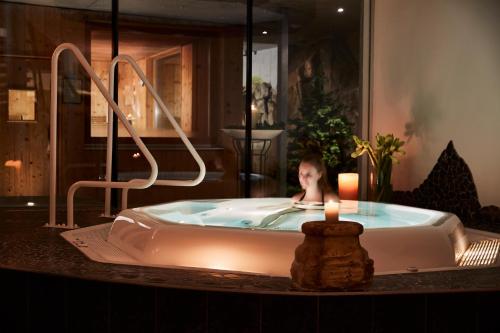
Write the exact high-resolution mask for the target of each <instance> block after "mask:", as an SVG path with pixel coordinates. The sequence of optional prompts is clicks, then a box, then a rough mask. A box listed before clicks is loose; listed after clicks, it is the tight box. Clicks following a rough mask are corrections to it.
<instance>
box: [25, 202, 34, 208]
mask: <svg viewBox="0 0 500 333" xmlns="http://www.w3.org/2000/svg"><path fill="white" fill-rule="evenodd" d="M34 205H35V203H34V202H31V201H28V202H27V203H26V206H28V207H33V206H34Z"/></svg>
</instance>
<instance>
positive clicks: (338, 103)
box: [287, 75, 356, 194]
mask: <svg viewBox="0 0 500 333" xmlns="http://www.w3.org/2000/svg"><path fill="white" fill-rule="evenodd" d="M324 81H325V77H324V76H323V75H316V76H313V77H312V78H311V79H310V83H309V87H308V89H307V93H305V92H304V94H303V96H302V101H301V104H300V107H299V111H300V115H299V116H298V117H295V118H292V119H289V123H288V131H287V133H288V138H289V143H288V168H287V169H288V172H287V177H288V191H287V192H288V194H292V193H297V192H298V191H300V185H299V184H298V179H297V170H298V169H297V168H298V165H299V162H300V160H301V159H302V158H303V157H304V156H305V155H307V154H308V153H311V152H316V153H319V154H321V155H322V156H323V160H324V161H325V165H326V168H327V172H328V179H329V180H330V181H331V182H333V184H332V185H333V186H334V187H335V185H336V180H337V174H338V173H339V172H352V171H353V170H356V163H355V161H354V160H353V159H352V158H350V153H351V151H352V149H353V148H354V142H353V141H352V139H351V137H352V132H353V131H352V127H353V126H352V124H351V123H350V122H349V121H348V120H347V118H346V116H344V114H346V113H348V112H349V110H350V105H349V103H348V101H346V100H344V99H343V98H342V97H341V94H340V92H339V91H337V90H335V91H332V92H326V91H325V89H324Z"/></svg>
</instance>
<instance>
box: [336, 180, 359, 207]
mask: <svg viewBox="0 0 500 333" xmlns="http://www.w3.org/2000/svg"><path fill="white" fill-rule="evenodd" d="M358 183H359V175H358V174H357V173H339V198H340V200H341V201H342V200H358Z"/></svg>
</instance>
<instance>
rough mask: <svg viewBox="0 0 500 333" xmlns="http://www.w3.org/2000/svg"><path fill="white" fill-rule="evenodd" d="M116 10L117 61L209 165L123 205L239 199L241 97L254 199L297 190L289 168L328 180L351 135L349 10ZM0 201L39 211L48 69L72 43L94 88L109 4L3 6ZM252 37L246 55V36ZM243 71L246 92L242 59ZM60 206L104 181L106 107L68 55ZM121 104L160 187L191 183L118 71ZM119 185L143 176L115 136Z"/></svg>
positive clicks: (105, 51)
mask: <svg viewBox="0 0 500 333" xmlns="http://www.w3.org/2000/svg"><path fill="white" fill-rule="evenodd" d="M253 4H254V7H253V22H252V25H247V11H246V8H247V2H246V1H243V0H241V1H226V0H225V1H173V0H162V1H152V0H148V1H142V2H133V1H132V2H131V1H119V18H118V23H119V25H118V29H117V31H116V32H117V33H118V40H119V44H118V49H119V50H118V51H119V53H120V54H128V55H130V56H131V57H132V58H133V59H134V60H135V61H136V62H137V63H138V64H139V67H140V68H141V70H142V71H143V72H144V73H145V75H146V78H147V79H148V81H149V82H151V84H152V85H153V86H154V88H155V90H156V91H157V92H158V94H159V96H160V97H161V98H162V100H163V102H164V104H165V105H166V106H167V108H168V109H169V110H170V112H171V113H172V115H173V116H174V118H175V120H176V122H177V123H178V124H179V126H180V127H181V128H182V129H183V131H184V132H185V133H186V134H187V136H188V138H189V139H190V141H191V142H192V143H193V144H194V146H195V148H196V149H197V150H198V151H199V153H200V155H201V157H202V158H203V160H204V161H205V164H206V167H207V176H206V179H205V180H204V181H203V182H202V183H201V184H200V185H199V186H197V187H194V188H193V187H180V188H171V187H160V186H154V187H152V188H150V189H147V190H143V191H131V192H130V194H129V199H130V200H129V201H130V206H138V205H146V204H152V203H158V202H165V201H172V200H180V199H204V198H225V197H241V196H244V191H243V188H244V171H245V163H244V157H245V143H246V140H247V138H246V137H245V130H244V128H245V124H246V121H247V119H245V108H246V105H245V94H246V93H247V90H249V93H250V94H251V103H250V104H251V105H250V106H249V107H250V109H251V114H252V123H251V127H252V141H251V142H250V147H251V149H252V151H251V156H252V159H251V165H252V174H251V177H250V180H251V183H250V184H251V189H252V192H251V196H253V197H263V196H285V195H291V194H292V193H294V192H296V191H298V190H299V189H298V188H297V184H298V182H297V179H296V178H297V177H296V175H297V163H298V161H299V159H300V157H301V156H303V154H305V153H306V152H307V151H309V150H314V149H316V150H319V151H320V152H321V153H323V156H324V158H325V161H326V162H327V164H328V166H329V170H328V174H329V176H330V181H331V183H332V185H334V186H335V182H336V174H337V173H338V172H340V171H352V170H355V167H356V164H355V161H354V160H351V159H350V157H349V156H348V152H349V150H350V149H351V146H350V145H351V141H350V140H349V139H350V137H349V136H350V134H351V133H353V132H356V130H357V125H358V114H359V111H358V109H359V107H358V96H359V82H358V77H359V44H360V31H359V26H360V24H359V20H360V1H350V2H348V3H346V4H344V5H345V7H344V8H343V9H344V11H343V12H342V13H339V12H338V7H339V5H338V4H340V2H339V1H335V0H332V1H306V0H301V1H293V2H282V1H266V2H258V1H254V2H253ZM0 18H1V19H0V97H1V98H0V111H1V112H0V136H1V142H2V144H1V145H0V156H1V157H2V160H1V161H0V162H1V165H0V166H1V167H2V176H1V178H0V198H1V200H2V202H5V204H6V205H9V204H11V203H12V202H15V204H16V205H17V204H21V205H25V204H26V203H27V202H31V203H33V202H34V203H35V205H38V204H42V203H43V204H45V203H46V202H48V198H47V197H48V186H49V177H48V175H49V115H50V112H49V108H50V74H51V68H50V58H51V55H52V52H53V50H54V49H55V47H56V46H57V45H59V44H60V43H62V42H70V43H74V44H75V45H77V46H78V47H79V48H80V49H81V50H82V52H83V54H84V55H85V57H86V58H87V60H88V61H89V62H90V63H91V65H92V67H93V68H94V70H95V71H96V73H97V75H98V76H99V77H100V78H101V79H102V81H103V83H104V85H105V86H107V85H108V82H109V74H108V73H109V66H110V62H111V58H112V57H111V54H112V43H111V39H112V32H113V31H112V26H111V0H107V1H95V2H91V3H90V4H88V3H84V2H73V1H57V2H53V1H48V0H47V1H36V5H35V4H30V2H29V1H19V2H16V1H13V2H0ZM249 28H251V29H252V31H253V38H252V39H253V43H252V47H251V49H247V40H246V33H247V29H249ZM247 57H251V60H252V74H251V87H246V72H247V68H246V61H247ZM58 80H59V87H58V110H59V115H58V116H59V119H58V177H57V179H58V186H57V191H58V195H59V196H60V197H61V204H64V203H65V201H64V198H65V196H66V193H67V190H68V188H69V186H70V185H71V184H73V183H74V182H76V181H79V180H98V179H104V177H105V170H106V136H107V125H108V123H109V121H110V119H108V116H107V103H106V101H105V99H104V98H103V97H102V96H101V94H100V92H99V91H98V89H97V87H96V85H95V84H94V83H92V82H91V80H90V79H89V77H88V75H87V74H86V73H84V71H83V69H82V67H81V66H80V64H78V62H77V61H76V60H75V59H74V57H73V56H72V55H71V54H70V53H69V52H64V53H63V54H62V55H61V57H60V62H59V78H58ZM118 104H119V106H120V108H121V109H122V110H123V111H124V112H125V114H126V117H127V121H128V122H129V124H131V125H132V126H133V127H134V128H135V130H136V131H137V132H138V133H139V135H140V136H141V137H142V138H143V139H144V141H145V143H146V144H147V146H148V148H149V149H150V150H151V152H152V153H153V155H154V156H155V158H156V159H157V161H158V165H159V168H160V174H159V177H158V178H159V179H193V178H195V177H196V175H197V172H198V167H197V165H196V163H195V162H194V160H193V158H192V157H191V156H190V154H189V152H188V151H187V150H186V148H185V147H184V145H183V144H182V142H181V140H180V139H179V138H178V135H177V134H176V133H175V131H174V129H173V127H172V125H171V124H170V122H169V121H168V120H167V118H166V117H165V115H164V114H163V112H162V111H161V110H160V108H159V107H158V105H157V103H156V102H155V101H154V99H153V98H152V96H151V94H150V93H149V92H148V91H147V89H146V87H145V84H144V82H143V81H142V80H141V79H140V78H139V77H138V76H137V74H136V73H135V72H134V71H133V70H132V67H131V66H130V65H129V64H126V63H120V64H119V66H118ZM117 155H118V160H117V166H118V175H117V177H118V180H123V181H126V180H129V179H132V178H147V177H148V175H149V166H148V164H147V163H146V161H145V159H144V158H143V156H141V153H140V152H139V151H138V149H137V147H136V145H135V144H134V143H133V141H132V140H131V138H130V137H129V135H128V133H127V132H126V131H125V127H124V126H123V125H122V124H119V125H118V150H117ZM76 197H77V200H76V205H77V206H78V205H82V204H84V205H85V204H88V205H90V206H92V207H99V206H102V205H103V199H104V191H103V190H102V189H83V190H79V191H78V192H77V196H76Z"/></svg>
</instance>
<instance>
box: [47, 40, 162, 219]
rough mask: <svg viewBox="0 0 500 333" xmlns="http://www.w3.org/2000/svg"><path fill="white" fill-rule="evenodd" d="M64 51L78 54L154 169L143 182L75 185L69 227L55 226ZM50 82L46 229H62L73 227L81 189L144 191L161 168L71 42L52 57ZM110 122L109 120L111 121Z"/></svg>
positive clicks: (70, 198)
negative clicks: (60, 74)
mask: <svg viewBox="0 0 500 333" xmlns="http://www.w3.org/2000/svg"><path fill="white" fill-rule="evenodd" d="M64 50H70V51H72V52H73V54H74V55H75V57H76V59H77V60H78V61H79V62H80V64H81V65H82V67H83V68H84V69H85V71H86V72H87V74H89V76H90V78H91V79H92V81H94V83H95V84H96V86H97V88H98V89H99V91H100V92H101V94H102V95H103V96H104V98H105V99H106V101H107V102H108V104H109V106H110V109H112V111H113V112H115V113H116V115H117V116H118V119H120V121H121V122H122V123H123V125H124V126H125V128H126V130H127V131H128V133H129V134H130V136H131V137H132V138H133V140H134V142H135V143H136V144H137V146H138V148H139V150H140V151H141V152H142V153H143V155H144V157H145V158H146V160H147V161H148V162H149V165H150V166H151V175H150V177H149V178H148V179H143V180H141V182H112V181H109V178H108V179H106V181H78V182H76V183H74V184H72V185H71V186H70V188H69V190H68V196H67V206H68V209H67V225H64V224H60V225H57V224H56V194H57V191H56V177H57V165H56V162H57V150H56V149H57V93H58V90H57V88H58V60H59V56H60V54H61V53H62V52H63V51H64ZM51 66H52V67H51V71H52V73H51V81H50V89H51V91H50V102H51V104H50V189H49V192H50V193H49V194H50V206H49V223H48V224H47V226H49V227H62V228H73V227H74V223H73V199H74V194H75V192H76V190H77V189H79V188H80V187H98V188H106V189H110V188H122V189H128V188H136V189H143V188H147V187H149V186H151V185H152V184H153V183H154V181H155V180H156V177H157V176H158V165H157V163H156V161H155V159H154V157H153V155H152V154H151V153H150V152H149V150H148V149H147V148H146V146H145V145H144V143H143V142H142V140H141V138H140V137H139V136H138V135H137V133H136V131H135V129H134V128H133V127H132V126H131V125H130V124H129V122H128V121H127V118H126V117H125V115H124V114H123V112H121V110H120V109H119V107H118V105H116V103H115V102H114V101H113V98H112V97H111V95H110V94H109V92H108V91H107V89H106V88H105V87H104V85H103V84H102V82H101V80H100V79H99V77H98V76H97V75H96V73H95V72H94V70H93V69H92V67H91V66H90V64H89V63H88V61H87V59H85V57H84V56H83V54H82V53H81V51H80V50H79V49H78V47H76V46H75V45H74V44H71V43H63V44H61V45H59V46H58V47H57V48H56V49H55V50H54V53H53V54H52V63H51ZM108 122H109V119H108Z"/></svg>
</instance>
